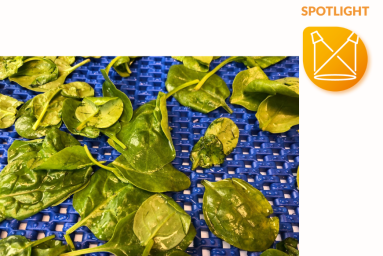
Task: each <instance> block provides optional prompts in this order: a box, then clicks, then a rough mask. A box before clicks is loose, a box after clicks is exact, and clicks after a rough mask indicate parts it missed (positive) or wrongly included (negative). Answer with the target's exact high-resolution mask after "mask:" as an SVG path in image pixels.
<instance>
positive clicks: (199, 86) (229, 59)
mask: <svg viewBox="0 0 383 256" xmlns="http://www.w3.org/2000/svg"><path fill="white" fill-rule="evenodd" d="M237 57H238V56H232V57H230V58H227V59H226V60H224V61H222V62H221V63H220V64H219V65H218V66H216V67H215V69H213V70H212V71H210V72H209V73H207V74H206V75H205V76H204V77H203V78H202V79H201V81H200V82H199V83H198V84H197V85H196V87H194V90H196V91H198V90H199V89H201V87H202V85H203V84H204V83H205V82H206V80H208V79H209V78H210V77H211V76H212V75H214V74H215V73H216V72H217V71H218V70H219V69H220V68H222V67H223V66H225V65H226V64H227V63H230V62H232V61H234V60H235V59H236V58H237Z"/></svg>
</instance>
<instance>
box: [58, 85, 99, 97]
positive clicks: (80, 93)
mask: <svg viewBox="0 0 383 256" xmlns="http://www.w3.org/2000/svg"><path fill="white" fill-rule="evenodd" d="M60 88H61V89H62V91H61V95H63V96H65V97H68V98H74V99H81V98H85V97H93V96H94V89H93V87H92V86H90V85H89V84H88V83H85V82H72V83H69V84H63V85H61V86H60Z"/></svg>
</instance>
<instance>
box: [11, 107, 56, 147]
mask: <svg viewBox="0 0 383 256" xmlns="http://www.w3.org/2000/svg"><path fill="white" fill-rule="evenodd" d="M36 121H37V119H36V117H34V116H33V114H32V111H30V114H28V115H23V116H21V117H20V118H19V119H17V120H16V123H15V129H16V131H17V133H18V134H19V135H20V136H21V137H23V138H26V139H31V140H33V139H37V138H41V137H43V136H45V135H46V134H47V133H48V132H49V131H50V130H51V129H53V128H59V127H60V126H61V122H60V123H59V124H58V125H55V126H51V127H38V128H37V129H36V130H34V129H33V128H32V127H33V125H34V124H35V123H36Z"/></svg>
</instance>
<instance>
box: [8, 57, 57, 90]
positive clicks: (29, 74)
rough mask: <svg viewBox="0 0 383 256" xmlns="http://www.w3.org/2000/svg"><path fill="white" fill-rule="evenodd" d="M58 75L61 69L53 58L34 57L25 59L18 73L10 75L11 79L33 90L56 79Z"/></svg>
mask: <svg viewBox="0 0 383 256" xmlns="http://www.w3.org/2000/svg"><path fill="white" fill-rule="evenodd" d="M58 76H59V70H58V68H57V66H56V64H55V63H54V62H53V61H52V60H50V59H47V58H39V57H33V58H29V59H27V60H25V61H24V64H23V65H22V66H21V67H20V68H19V69H18V71H17V73H15V74H13V75H12V76H10V77H9V80H10V81H14V82H16V83H18V84H19V85H21V86H22V87H25V88H27V89H30V90H33V88H36V87H39V86H41V85H44V84H46V83H49V82H51V81H54V80H56V79H57V78H58Z"/></svg>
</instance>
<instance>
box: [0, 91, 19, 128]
mask: <svg viewBox="0 0 383 256" xmlns="http://www.w3.org/2000/svg"><path fill="white" fill-rule="evenodd" d="M22 104H23V102H22V101H18V100H16V99H14V98H12V97H9V96H7V95H3V94H0V128H1V129H4V128H8V127H11V126H12V125H13V123H14V122H15V120H16V114H17V108H18V107H19V106H21V105H22Z"/></svg>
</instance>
